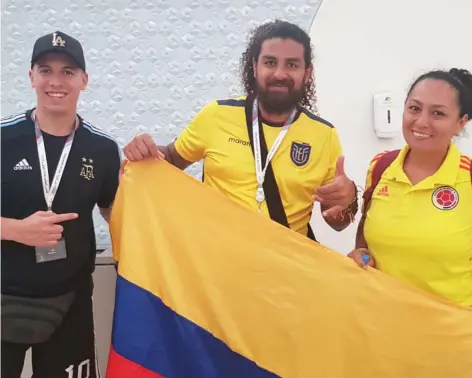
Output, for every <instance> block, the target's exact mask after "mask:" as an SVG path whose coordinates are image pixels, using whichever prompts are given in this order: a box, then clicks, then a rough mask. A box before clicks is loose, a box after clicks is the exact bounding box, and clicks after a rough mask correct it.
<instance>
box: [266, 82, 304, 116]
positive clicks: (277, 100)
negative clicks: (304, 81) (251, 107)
mask: <svg viewBox="0 0 472 378" xmlns="http://www.w3.org/2000/svg"><path fill="white" fill-rule="evenodd" d="M287 88H288V90H287V91H286V92H275V91H270V90H268V89H266V88H262V87H261V86H259V85H257V97H258V101H259V103H260V104H261V106H262V108H263V109H264V110H265V111H266V112H267V113H272V114H284V113H288V112H290V111H291V110H293V108H295V107H297V106H298V104H299V103H300V101H301V100H302V98H303V96H304V94H305V88H304V87H303V86H301V87H300V88H296V89H293V88H290V86H287Z"/></svg>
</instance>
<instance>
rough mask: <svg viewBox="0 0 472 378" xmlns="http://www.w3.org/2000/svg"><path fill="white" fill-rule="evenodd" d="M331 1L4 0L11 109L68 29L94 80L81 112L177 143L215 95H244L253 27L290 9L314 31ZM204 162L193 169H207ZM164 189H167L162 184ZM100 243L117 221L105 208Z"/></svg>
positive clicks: (22, 100) (30, 96)
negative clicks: (109, 220) (38, 55)
mask: <svg viewBox="0 0 472 378" xmlns="http://www.w3.org/2000/svg"><path fill="white" fill-rule="evenodd" d="M320 3H321V0H272V1H271V0H269V1H265V2H264V1H259V0H218V1H214V0H135V1H128V0H75V1H73V2H64V1H60V0H7V1H2V12H3V18H2V24H1V27H2V36H1V38H2V116H5V115H8V114H10V113H13V112H18V111H22V110H24V109H26V108H28V107H30V106H33V105H34V101H35V96H34V92H33V91H32V90H31V88H30V86H29V82H28V69H29V60H30V54H31V50H32V47H33V43H34V41H35V39H36V38H37V37H39V36H41V35H43V34H46V33H50V32H53V31H55V30H61V31H63V32H65V33H67V34H70V35H72V36H74V37H75V38H77V39H79V40H80V41H81V42H82V44H83V46H84V50H85V54H86V61H87V65H88V72H89V75H90V84H89V87H88V89H87V90H86V91H85V92H84V93H83V95H82V97H81V101H80V103H79V112H80V113H81V115H82V116H84V117H85V118H86V119H87V120H89V121H90V122H91V123H93V124H94V125H95V126H97V127H99V128H101V129H102V130H104V131H107V132H108V133H110V134H111V135H113V136H114V137H115V138H116V139H117V140H118V142H119V143H120V145H121V146H123V145H124V144H125V143H127V142H128V141H129V140H130V139H131V138H132V137H133V136H135V135H136V134H138V133H142V132H147V133H150V134H152V135H153V137H154V138H155V139H156V140H157V141H158V142H159V143H162V144H167V143H168V142H170V141H171V140H172V139H173V138H174V137H175V136H177V135H178V134H179V132H180V131H181V130H182V129H183V128H184V127H185V125H186V124H187V122H188V121H189V120H190V119H191V118H192V117H193V116H194V115H195V113H196V112H197V111H198V110H199V109H200V108H201V107H202V106H203V105H204V104H206V103H207V102H208V101H211V100H212V99H215V98H225V97H228V96H235V95H240V94H242V92H241V87H240V82H239V71H238V65H239V58H240V56H241V53H242V52H243V50H244V49H245V47H246V43H247V35H248V31H249V29H250V28H252V27H253V26H255V25H258V24H260V23H261V22H263V21H268V20H272V19H274V18H276V17H277V18H281V19H285V20H287V21H291V22H294V23H297V24H298V25H300V26H301V27H302V28H304V29H305V30H307V31H308V29H309V26H310V23H311V21H312V19H313V17H314V15H315V13H316V11H317V9H318V7H319V4H320ZM200 169H201V167H200V165H198V164H197V165H195V166H194V167H191V168H189V172H191V173H192V174H194V175H196V176H197V177H199V176H200ZM156 190H157V189H156ZM95 219H96V232H97V237H98V242H99V244H102V245H106V244H109V235H108V227H107V226H106V224H105V222H104V221H102V220H101V218H100V217H99V216H98V215H97V214H96V217H95Z"/></svg>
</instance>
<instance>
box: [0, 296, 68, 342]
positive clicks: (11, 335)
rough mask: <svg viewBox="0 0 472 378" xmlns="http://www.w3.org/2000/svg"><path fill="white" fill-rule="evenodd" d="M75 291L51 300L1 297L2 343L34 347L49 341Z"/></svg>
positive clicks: (64, 314)
mask: <svg viewBox="0 0 472 378" xmlns="http://www.w3.org/2000/svg"><path fill="white" fill-rule="evenodd" d="M74 298H75V292H70V293H66V294H63V295H60V296H57V297H52V298H26V297H18V296H13V295H6V294H2V341H6V342H10V343H15V344H27V345H32V344H38V343H44V342H46V341H48V340H49V338H50V337H51V336H52V334H53V333H54V332H55V331H56V329H57V328H59V326H60V325H61V324H62V321H63V320H64V317H65V316H66V315H67V313H68V311H69V309H70V307H71V305H72V302H73V301H74Z"/></svg>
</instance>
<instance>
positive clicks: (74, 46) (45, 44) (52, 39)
mask: <svg viewBox="0 0 472 378" xmlns="http://www.w3.org/2000/svg"><path fill="white" fill-rule="evenodd" d="M47 52H60V53H64V54H67V55H68V56H69V57H71V58H72V59H73V60H74V62H75V63H77V65H78V66H79V67H80V68H81V69H82V70H83V71H84V72H86V71H85V57H84V50H83V49H82V45H81V44H80V42H79V41H78V40H76V39H75V38H72V37H71V36H70V35H67V34H66V33H63V32H61V31H59V30H57V31H55V32H54V33H50V34H46V35H43V36H42V37H39V38H38V39H37V40H36V42H35V43H34V47H33V55H32V56H31V67H33V65H34V64H35V63H36V62H37V60H38V59H39V58H40V56H41V55H43V54H44V53H47Z"/></svg>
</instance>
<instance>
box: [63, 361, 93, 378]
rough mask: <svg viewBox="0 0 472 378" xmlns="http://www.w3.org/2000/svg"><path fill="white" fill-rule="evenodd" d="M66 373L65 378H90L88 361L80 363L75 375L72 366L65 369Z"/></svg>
mask: <svg viewBox="0 0 472 378" xmlns="http://www.w3.org/2000/svg"><path fill="white" fill-rule="evenodd" d="M66 373H67V374H69V375H68V377H67V378H90V359H86V360H85V361H82V362H81V363H80V364H79V366H77V374H74V373H75V366H74V365H70V366H69V367H68V368H67V369H66Z"/></svg>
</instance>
